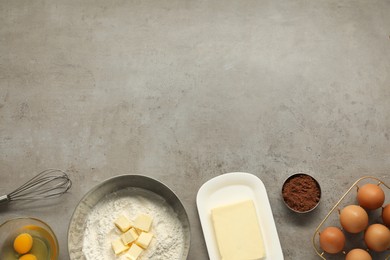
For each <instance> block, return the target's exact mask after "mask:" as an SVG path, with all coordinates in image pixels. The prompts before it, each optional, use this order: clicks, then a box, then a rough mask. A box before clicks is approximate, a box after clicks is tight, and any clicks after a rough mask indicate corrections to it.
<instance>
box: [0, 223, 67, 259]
mask: <svg viewBox="0 0 390 260" xmlns="http://www.w3.org/2000/svg"><path fill="white" fill-rule="evenodd" d="M22 233H28V234H30V235H31V236H32V238H33V245H32V248H31V250H30V251H29V252H28V253H29V254H33V255H35V256H36V257H37V259H39V260H41V259H42V260H57V259H58V254H59V247H58V241H57V237H56V235H55V234H54V232H53V230H52V229H51V228H50V226H49V225H48V224H46V223H45V222H43V221H42V220H39V219H36V218H30V217H19V218H13V219H10V220H7V221H5V222H4V223H3V224H1V225H0V259H9V260H17V259H19V257H21V256H22V255H20V254H18V253H17V252H15V250H14V247H13V243H14V240H15V238H16V237H17V236H18V235H20V234H22Z"/></svg>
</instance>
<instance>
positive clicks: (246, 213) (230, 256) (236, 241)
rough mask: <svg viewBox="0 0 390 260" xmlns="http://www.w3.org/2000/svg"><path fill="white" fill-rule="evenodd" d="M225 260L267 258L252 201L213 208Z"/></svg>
mask: <svg viewBox="0 0 390 260" xmlns="http://www.w3.org/2000/svg"><path fill="white" fill-rule="evenodd" d="M211 218H212V222H213V226H214V231H215V235H216V239H217V244H218V249H219V253H220V255H221V259H222V260H249V259H250V260H259V259H264V257H265V249H264V243H263V238H262V235H261V231H260V227H259V223H258V219H257V214H256V209H255V206H254V204H253V201H252V200H246V201H242V202H238V203H234V204H229V205H225V206H221V207H217V208H213V209H212V210H211Z"/></svg>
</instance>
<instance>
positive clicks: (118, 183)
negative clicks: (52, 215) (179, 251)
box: [68, 175, 190, 260]
mask: <svg viewBox="0 0 390 260" xmlns="http://www.w3.org/2000/svg"><path fill="white" fill-rule="evenodd" d="M127 188H141V189H144V190H147V191H150V192H153V193H155V194H157V195H159V196H161V197H162V198H163V199H165V201H166V202H167V203H168V204H169V205H170V206H171V207H172V209H173V211H174V212H175V213H176V214H177V218H178V219H179V220H180V222H181V224H182V227H183V232H184V246H183V248H184V250H183V255H182V259H187V256H188V252H189V248H190V224H189V220H188V215H187V212H186V210H185V208H184V207H183V204H182V203H181V201H180V200H179V198H178V197H177V196H176V194H175V193H174V192H173V191H172V190H171V189H169V188H168V187H167V186H166V185H164V184H163V183H161V182H159V181H157V180H155V179H152V178H150V177H146V176H142V175H121V176H116V177H113V178H110V179H108V180H106V181H103V182H102V183H101V184H98V185H97V186H95V187H94V188H92V189H91V190H90V191H89V192H88V193H87V194H86V195H85V196H84V197H83V198H82V199H81V201H80V202H79V204H78V205H77V207H76V209H75V211H74V213H73V216H72V219H71V221H70V225H69V230H68V251H69V256H70V259H71V260H83V259H86V258H85V256H84V254H83V251H82V248H83V236H84V231H85V227H86V220H87V217H88V214H89V213H90V212H91V211H92V209H93V208H94V206H96V204H97V203H98V202H99V201H100V200H102V199H103V198H104V197H106V196H107V195H108V194H111V193H114V192H118V191H120V190H123V189H127Z"/></svg>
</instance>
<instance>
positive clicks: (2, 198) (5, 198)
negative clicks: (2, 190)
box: [0, 195, 10, 204]
mask: <svg viewBox="0 0 390 260" xmlns="http://www.w3.org/2000/svg"><path fill="white" fill-rule="evenodd" d="M9 200H10V199H9V197H8V195H3V196H0V204H4V203H7V202H9Z"/></svg>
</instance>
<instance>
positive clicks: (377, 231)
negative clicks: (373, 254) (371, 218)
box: [364, 224, 390, 252]
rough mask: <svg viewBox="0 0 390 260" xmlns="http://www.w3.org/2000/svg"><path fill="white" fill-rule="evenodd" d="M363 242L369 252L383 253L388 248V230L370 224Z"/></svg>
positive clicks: (389, 244) (389, 234)
mask: <svg viewBox="0 0 390 260" xmlns="http://www.w3.org/2000/svg"><path fill="white" fill-rule="evenodd" d="M364 241H365V242H366V245H367V246H368V248H369V249H371V250H374V251H377V252H382V251H385V250H386V249H388V248H389V247H390V230H389V229H388V228H387V227H386V226H384V225H382V224H372V225H370V226H369V227H368V228H367V230H366V232H365V233H364Z"/></svg>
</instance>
